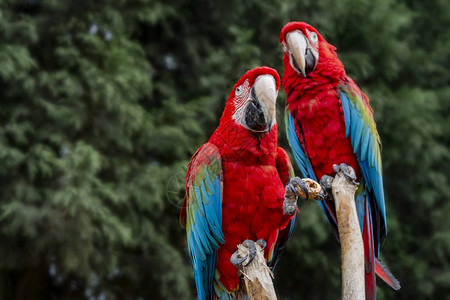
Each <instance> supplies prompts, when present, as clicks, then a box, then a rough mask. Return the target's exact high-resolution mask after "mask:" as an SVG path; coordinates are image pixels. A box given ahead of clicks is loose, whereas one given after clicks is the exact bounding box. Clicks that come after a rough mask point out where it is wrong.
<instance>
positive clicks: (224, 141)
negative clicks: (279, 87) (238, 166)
mask: <svg viewBox="0 0 450 300" xmlns="http://www.w3.org/2000/svg"><path fill="white" fill-rule="evenodd" d="M277 139H278V138H277V124H274V125H273V127H272V129H271V130H270V132H267V133H265V134H255V133H253V132H251V131H249V130H247V129H245V128H244V127H242V126H240V125H239V124H237V123H235V122H234V120H230V121H225V120H223V119H222V120H221V122H220V125H219V127H218V128H217V129H216V131H214V133H213V135H212V136H211V138H210V139H209V141H210V142H211V143H213V144H215V145H216V146H217V147H218V148H219V149H220V152H221V155H222V159H223V160H228V161H241V162H243V163H245V164H253V163H264V162H267V160H270V159H275V157H276V153H277Z"/></svg>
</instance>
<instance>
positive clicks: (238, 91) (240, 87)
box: [234, 85, 242, 96]
mask: <svg viewBox="0 0 450 300" xmlns="http://www.w3.org/2000/svg"><path fill="white" fill-rule="evenodd" d="M234 94H235V95H236V96H239V95H240V94H242V85H241V86H238V87H237V88H236V90H235V91H234Z"/></svg>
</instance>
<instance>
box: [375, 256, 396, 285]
mask: <svg viewBox="0 0 450 300" xmlns="http://www.w3.org/2000/svg"><path fill="white" fill-rule="evenodd" d="M375 272H376V273H377V276H378V277H380V278H381V279H382V280H383V281H384V282H386V284H387V285H389V286H390V287H391V288H392V289H393V290H396V291H398V290H399V289H400V288H401V286H400V282H399V281H398V279H397V278H395V277H394V275H392V273H391V271H390V270H389V269H388V267H387V266H386V265H385V264H384V263H382V262H381V261H379V260H378V259H376V258H375Z"/></svg>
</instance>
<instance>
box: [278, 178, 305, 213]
mask: <svg viewBox="0 0 450 300" xmlns="http://www.w3.org/2000/svg"><path fill="white" fill-rule="evenodd" d="M298 188H300V189H301V191H302V192H303V193H299V190H298ZM299 197H300V198H301V199H308V198H309V191H308V186H307V185H306V183H305V182H304V181H303V180H302V179H301V178H299V177H294V178H292V179H291V181H290V182H289V184H288V185H286V188H285V194H284V202H283V212H284V214H285V215H289V216H291V215H293V214H294V213H295V211H296V210H297V199H298V198H299Z"/></svg>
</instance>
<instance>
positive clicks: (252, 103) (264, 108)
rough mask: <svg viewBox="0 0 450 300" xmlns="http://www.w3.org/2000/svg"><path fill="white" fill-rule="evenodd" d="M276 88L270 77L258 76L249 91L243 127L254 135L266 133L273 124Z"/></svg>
mask: <svg viewBox="0 0 450 300" xmlns="http://www.w3.org/2000/svg"><path fill="white" fill-rule="evenodd" d="M277 95H278V93H277V88H276V84H275V79H274V78H273V76H271V75H260V76H258V77H257V78H256V80H255V83H254V84H253V86H252V89H251V95H250V99H249V101H248V105H247V108H246V111H245V126H246V127H247V128H248V129H249V130H251V131H253V132H256V133H263V132H268V131H270V129H271V128H272V126H273V125H274V124H275V120H276V107H275V106H276V101H277Z"/></svg>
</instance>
